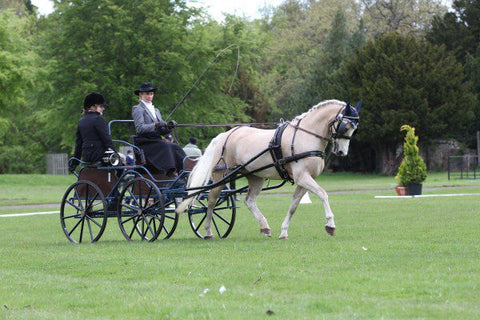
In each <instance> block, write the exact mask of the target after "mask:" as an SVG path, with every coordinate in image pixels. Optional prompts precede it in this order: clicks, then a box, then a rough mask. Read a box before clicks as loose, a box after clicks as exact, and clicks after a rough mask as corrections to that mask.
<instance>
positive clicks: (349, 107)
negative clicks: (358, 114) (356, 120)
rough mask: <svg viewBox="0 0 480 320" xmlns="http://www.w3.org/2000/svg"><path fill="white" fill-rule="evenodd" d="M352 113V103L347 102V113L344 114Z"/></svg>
mask: <svg viewBox="0 0 480 320" xmlns="http://www.w3.org/2000/svg"><path fill="white" fill-rule="evenodd" d="M350 115H352V105H351V104H350V103H349V102H347V105H346V106H345V114H344V116H350Z"/></svg>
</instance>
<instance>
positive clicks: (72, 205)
mask: <svg viewBox="0 0 480 320" xmlns="http://www.w3.org/2000/svg"><path fill="white" fill-rule="evenodd" d="M106 208H107V203H106V201H105V196H104V195H103V193H102V191H101V190H100V188H99V187H98V186H97V185H96V184H94V183H92V182H90V181H83V180H80V181H77V182H75V183H74V184H72V185H71V186H70V187H69V188H68V189H67V191H66V192H65V195H64V196H63V199H62V205H61V207H60V222H61V224H62V229H63V232H64V233H65V235H66V236H67V238H68V240H70V241H72V242H75V243H81V242H82V241H89V242H95V241H97V240H98V239H100V237H101V236H102V234H103V231H104V230H105V227H106V225H107V212H106Z"/></svg>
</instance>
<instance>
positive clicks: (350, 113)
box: [288, 103, 360, 142]
mask: <svg viewBox="0 0 480 320" xmlns="http://www.w3.org/2000/svg"><path fill="white" fill-rule="evenodd" d="M359 120H360V117H359V115H358V112H357V111H356V110H355V109H354V108H352V106H351V105H350V104H348V103H347V105H346V106H345V107H343V108H342V109H340V110H339V111H338V114H337V116H336V117H335V118H334V119H333V120H332V121H330V122H329V124H328V132H329V133H330V137H325V136H322V135H320V134H317V133H315V132H313V131H310V130H308V129H305V128H302V127H300V122H301V121H302V119H299V120H298V121H297V123H296V124H292V123H291V122H289V123H288V124H289V125H290V126H292V127H293V128H294V129H295V131H297V130H300V131H303V132H305V133H308V134H310V135H312V136H314V137H317V138H318V139H321V140H324V141H327V142H332V141H333V140H335V139H347V140H350V139H352V137H351V136H347V135H345V133H346V132H347V130H348V124H350V125H351V126H352V127H353V128H354V129H357V128H358V123H359Z"/></svg>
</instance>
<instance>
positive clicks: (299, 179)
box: [177, 100, 360, 239]
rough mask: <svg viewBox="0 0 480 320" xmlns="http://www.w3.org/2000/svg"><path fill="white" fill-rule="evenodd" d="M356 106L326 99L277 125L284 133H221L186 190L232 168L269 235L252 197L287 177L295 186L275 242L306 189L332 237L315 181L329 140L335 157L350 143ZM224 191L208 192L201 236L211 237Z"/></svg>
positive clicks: (322, 192) (343, 153)
mask: <svg viewBox="0 0 480 320" xmlns="http://www.w3.org/2000/svg"><path fill="white" fill-rule="evenodd" d="M359 107H360V105H357V107H356V109H355V108H353V107H352V106H350V104H347V103H345V102H342V101H338V100H328V101H323V102H321V103H319V104H318V105H316V106H314V107H312V108H311V109H310V110H308V111H307V112H305V113H303V114H301V115H299V116H297V117H296V118H294V119H293V120H292V121H291V122H285V123H283V125H281V126H279V128H280V127H282V129H283V133H282V132H281V130H280V129H277V130H265V129H258V128H253V127H248V126H242V127H236V128H233V129H231V130H229V131H227V132H223V133H221V134H219V135H218V136H217V137H215V138H214V139H213V140H212V141H211V142H210V144H209V146H208V147H207V149H206V150H205V153H204V155H203V156H202V157H201V158H200V159H199V161H198V163H197V165H196V166H195V168H194V169H193V171H192V172H191V174H190V176H189V180H188V184H187V188H198V187H201V186H208V184H209V182H210V181H213V183H216V182H218V181H222V179H223V177H225V176H226V175H228V174H229V173H231V172H232V171H234V170H236V171H237V172H240V173H241V174H242V175H245V176H246V178H247V180H248V193H247V195H246V197H245V204H246V206H247V208H248V209H249V210H250V211H251V212H252V213H253V215H254V216H255V218H256V219H257V221H258V223H259V224H260V232H261V233H262V234H264V235H266V236H271V229H270V226H269V225H268V222H267V219H266V218H265V217H264V216H263V214H262V213H261V212H260V210H259V209H258V207H257V203H256V200H257V196H258V194H259V193H260V191H261V190H262V186H263V183H264V181H265V179H273V180H282V179H284V180H285V179H288V180H290V181H292V182H294V183H295V184H296V185H297V188H296V190H295V192H294V194H293V200H292V202H291V204H290V207H289V209H288V212H287V216H286V217H285V220H284V221H283V223H282V231H281V233H280V236H279V239H288V226H289V224H290V220H291V218H292V216H293V214H294V213H295V210H296V209H297V206H298V204H299V202H300V199H301V198H302V197H303V195H304V194H305V193H306V192H307V191H309V192H310V193H312V194H315V195H317V196H318V197H319V198H320V200H321V201H322V203H323V206H324V209H325V216H326V219H327V224H326V225H325V230H326V232H327V233H328V234H330V235H332V236H333V235H334V233H335V222H334V219H333V213H332V210H331V209H330V205H329V203H328V195H327V193H326V192H325V190H324V189H323V188H321V187H320V186H319V185H318V184H317V183H316V182H315V180H314V179H315V178H316V177H317V176H318V175H319V174H320V173H321V172H322V171H323V169H324V166H325V161H324V157H325V150H326V148H327V145H328V143H329V142H332V143H333V146H332V152H333V153H334V154H336V155H339V156H346V155H347V153H348V148H349V144H350V139H351V137H352V135H353V133H354V131H355V130H356V129H357V126H358V121H359V115H358V109H359ZM275 137H276V139H275ZM276 146H277V147H276ZM224 180H228V179H224ZM225 182H227V181H225ZM223 187H224V183H221V185H218V186H216V187H214V188H212V189H211V190H210V192H209V195H208V209H207V215H206V219H205V225H204V226H205V232H206V233H205V236H204V238H207V239H208V238H212V237H213V234H212V230H211V219H212V212H213V208H214V206H215V203H216V200H217V198H218V196H219V194H220V192H221V190H222V189H223ZM207 188H208V187H207ZM196 191H198V189H192V190H190V191H189V192H188V193H189V195H192V194H194V193H195V192H196ZM193 201H194V197H189V198H186V199H185V200H184V201H183V202H182V203H181V204H180V205H179V206H178V208H177V212H178V213H182V212H184V211H186V210H188V208H189V207H190V206H191V205H192V203H193Z"/></svg>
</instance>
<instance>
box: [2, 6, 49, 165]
mask: <svg viewBox="0 0 480 320" xmlns="http://www.w3.org/2000/svg"><path fill="white" fill-rule="evenodd" d="M31 24H32V17H30V16H23V17H20V16H18V15H17V14H16V13H15V12H14V11H12V10H2V11H0V47H1V48H2V50H1V51H0V75H1V76H0V173H21V172H34V171H37V170H39V168H41V167H43V164H44V161H43V159H42V155H43V154H42V152H41V149H42V146H41V145H38V144H37V143H36V141H34V140H32V139H31V136H32V129H31V127H32V126H31V119H30V118H29V116H31V115H32V114H33V113H34V111H35V110H34V108H33V107H32V106H31V105H30V104H29V101H28V92H30V91H31V90H32V89H33V83H34V72H33V67H34V61H35V59H36V55H35V53H34V52H32V47H31V39H30V37H31V34H30V27H31Z"/></svg>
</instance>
